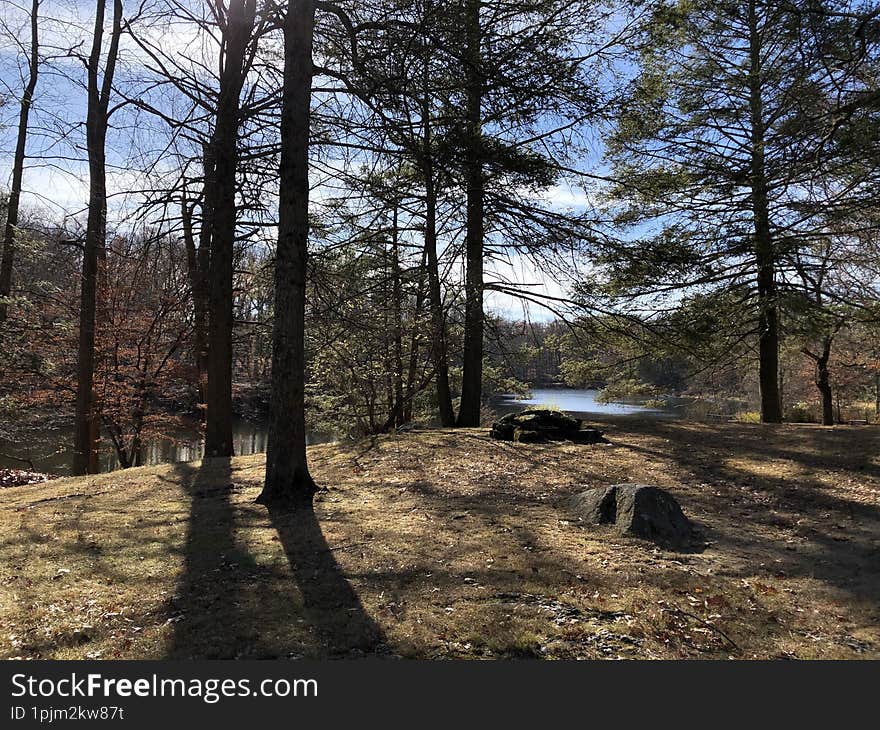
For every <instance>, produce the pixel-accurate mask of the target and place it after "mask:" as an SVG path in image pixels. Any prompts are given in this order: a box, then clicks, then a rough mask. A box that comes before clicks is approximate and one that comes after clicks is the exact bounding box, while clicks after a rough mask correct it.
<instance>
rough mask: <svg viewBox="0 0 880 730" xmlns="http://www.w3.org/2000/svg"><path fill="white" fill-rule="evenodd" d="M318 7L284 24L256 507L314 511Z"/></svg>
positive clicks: (304, 7) (294, 5) (300, 4)
mask: <svg viewBox="0 0 880 730" xmlns="http://www.w3.org/2000/svg"><path fill="white" fill-rule="evenodd" d="M314 23H315V4H314V0H290V2H289V3H288V5H287V16H286V18H285V19H284V85H283V91H282V100H281V166H280V169H279V179H280V180H279V181H280V189H279V202H278V250H277V252H276V254H275V319H274V323H273V327H272V345H273V347H272V400H271V405H270V412H269V438H268V444H267V450H266V482H265V484H264V486H263V491H262V493H261V494H260V496H259V497H258V498H257V502H260V503H261V504H267V505H273V506H274V505H277V504H281V505H287V506H291V507H295V506H308V507H310V506H311V503H312V497H313V495H314V493H315V492H316V491H317V487H316V486H315V483H314V481H313V480H312V477H311V475H310V474H309V468H308V462H307V458H306V423H305V303H306V266H307V263H308V241H309V128H310V126H309V125H310V120H311V114H310V111H311V110H310V104H311V95H312V73H313V68H312V42H313V34H314Z"/></svg>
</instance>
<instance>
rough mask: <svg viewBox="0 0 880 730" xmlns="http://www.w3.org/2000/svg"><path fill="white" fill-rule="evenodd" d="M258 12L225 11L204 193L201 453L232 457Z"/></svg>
mask: <svg viewBox="0 0 880 730" xmlns="http://www.w3.org/2000/svg"><path fill="white" fill-rule="evenodd" d="M255 16H256V3H255V0H231V2H230V3H229V9H228V12H227V14H226V28H225V33H224V41H225V56H224V65H223V70H222V72H221V74H220V92H219V96H218V99H217V116H216V123H215V125H214V134H213V136H212V138H211V143H210V152H209V163H208V165H206V168H207V170H206V172H207V173H208V174H209V175H210V179H209V180H207V181H206V191H205V197H206V201H207V203H208V211H209V213H210V217H209V219H208V220H209V224H210V230H211V234H210V235H211V256H210V263H209V267H208V271H209V274H208V307H209V312H208V358H207V370H208V388H207V413H206V417H207V418H206V423H205V455H206V456H232V455H233V447H232V358H233V352H232V326H233V321H234V317H233V292H232V277H233V268H232V267H233V257H234V248H235V226H236V205H235V202H236V201H235V191H236V172H237V169H238V128H239V122H240V119H239V117H240V114H241V100H240V96H241V90H242V87H243V86H244V79H245V76H246V75H247V71H246V62H245V57H246V54H247V50H248V47H249V45H250V42H251V36H252V35H253V30H254V21H255ZM203 225H204V222H203Z"/></svg>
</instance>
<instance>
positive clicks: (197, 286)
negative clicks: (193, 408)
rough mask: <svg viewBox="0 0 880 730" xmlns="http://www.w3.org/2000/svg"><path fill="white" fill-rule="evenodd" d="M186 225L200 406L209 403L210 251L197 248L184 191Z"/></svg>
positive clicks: (185, 240) (185, 234)
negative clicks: (208, 279) (207, 401)
mask: <svg viewBox="0 0 880 730" xmlns="http://www.w3.org/2000/svg"><path fill="white" fill-rule="evenodd" d="M180 207H181V211H180V212H181V220H182V224H183V240H184V245H185V246H186V265H187V273H188V275H189V287H190V291H191V292H192V302H193V360H194V362H195V366H196V377H197V378H198V398H199V403H200V404H204V403H205V402H206V399H207V368H208V292H207V273H208V272H207V256H206V253H207V251H206V250H205V249H203V246H204V245H205V244H204V243H202V244H200V245H199V246H198V247H197V246H196V242H195V241H196V239H195V232H194V223H193V209H194V208H195V203H192V204H190V202H189V201H188V200H187V198H186V191H184V196H183V199H182V200H181V203H180Z"/></svg>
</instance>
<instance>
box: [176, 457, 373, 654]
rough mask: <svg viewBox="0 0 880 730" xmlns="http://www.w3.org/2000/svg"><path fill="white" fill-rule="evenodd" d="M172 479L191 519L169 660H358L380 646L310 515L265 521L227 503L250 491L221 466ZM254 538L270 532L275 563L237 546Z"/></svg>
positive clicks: (206, 464) (222, 461)
mask: <svg viewBox="0 0 880 730" xmlns="http://www.w3.org/2000/svg"><path fill="white" fill-rule="evenodd" d="M174 471H175V474H176V478H177V479H178V480H179V483H180V485H181V486H182V487H183V489H184V491H185V492H186V493H187V495H188V496H189V498H190V512H189V518H188V524H187V533H186V538H185V541H184V545H183V563H184V565H183V572H182V575H181V577H180V580H179V582H178V586H177V590H176V591H175V595H174V596H173V597H172V598H171V600H170V601H169V606H168V609H169V613H170V617H169V621H171V622H173V626H174V630H173V635H172V637H171V640H170V642H169V645H168V648H167V651H166V656H167V658H205V659H235V658H260V659H267V658H290V657H301V656H317V657H322V656H341V655H352V654H354V655H363V654H365V653H368V652H372V651H374V650H376V649H377V648H378V647H381V646H383V644H382V642H383V638H382V635H381V632H380V631H379V629H378V627H377V626H376V625H375V623H374V622H373V621H372V620H371V619H370V618H369V616H367V614H366V612H365V611H364V609H363V606H362V605H361V602H360V599H359V598H358V596H357V594H356V593H355V591H354V589H353V588H352V587H351V585H350V583H349V582H348V581H347V580H346V578H345V576H344V575H343V573H342V570H341V568H340V566H339V565H338V563H337V562H336V560H335V558H334V556H333V551H332V549H331V548H330V546H329V545H328V544H327V541H326V539H325V538H324V535H323V533H322V531H321V527H320V525H319V523H318V520H317V518H316V516H315V513H314V511H313V510H311V509H303V510H298V511H296V512H282V511H278V510H274V511H272V512H271V513H270V514H269V515H267V514H266V512H265V511H264V510H263V509H262V508H259V507H254V508H252V509H249V508H248V506H244V505H242V504H238V505H237V504H235V503H234V501H233V497H234V495H235V494H236V493H237V492H239V491H241V490H243V489H245V487H253V486H254V485H253V484H247V485H243V484H236V483H235V481H234V480H235V475H234V470H233V468H232V465H231V462H230V459H228V458H214V459H204V460H203V461H202V463H201V465H200V466H198V467H196V466H195V465H192V464H177V465H175V466H174ZM254 530H257V531H259V530H273V531H274V532H276V533H277V536H278V537H277V540H278V541H279V542H280V543H281V545H282V547H283V550H284V557H283V558H281V561H282V562H281V563H279V562H278V559H275V560H268V561H263V562H262V563H260V562H258V561H257V560H256V559H255V557H254V555H253V554H252V553H251V551H250V550H249V549H248V548H247V547H246V546H245V545H243V544H242V543H240V542H239V541H238V540H237V539H236V534H237V533H240V532H241V531H245V532H251V533H252V532H253V531H254ZM276 553H277V551H276ZM285 558H286V562H287V563H289V570H288V569H287V565H285V564H284V560H285ZM291 573H292V575H291ZM291 578H292V580H291Z"/></svg>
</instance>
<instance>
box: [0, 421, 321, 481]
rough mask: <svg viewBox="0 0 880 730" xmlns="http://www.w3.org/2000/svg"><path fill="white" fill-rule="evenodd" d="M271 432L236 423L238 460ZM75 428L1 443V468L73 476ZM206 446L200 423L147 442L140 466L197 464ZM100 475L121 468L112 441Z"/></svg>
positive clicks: (256, 450) (259, 448)
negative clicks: (30, 462) (30, 463)
mask: <svg viewBox="0 0 880 730" xmlns="http://www.w3.org/2000/svg"><path fill="white" fill-rule="evenodd" d="M267 439H268V431H267V427H266V426H265V424H262V423H255V422H253V421H235V422H234V423H233V427H232V442H233V446H234V448H235V453H236V455H237V456H247V455H249V454H261V453H263V452H265V451H266V442H267ZM332 440H333V436H332V435H330V434H324V433H311V434H309V436H308V438H307V442H308V443H310V444H313V443H326V442H327V441H332ZM72 443H73V429H72V428H54V429H47V430H45V431H36V432H32V433H30V434H29V435H28V438H27V439H26V440H21V441H3V440H0V468H3V467H9V468H17V469H22V468H25V467H26V466H27V464H25V463H23V462H21V461H17V460H14V459H11V458H9V457H10V456H16V457H20V458H23V459H30V460H31V461H32V462H33V465H34V469H36V470H37V471H43V472H48V473H50V474H61V475H67V474H70V473H71V464H72V461H73V451H72V448H71V445H72ZM204 451H205V443H204V440H203V439H202V434H201V429H200V427H199V424H198V422H197V421H192V422H191V424H190V425H188V426H187V427H184V428H181V429H178V430H176V431H175V432H174V433H173V434H169V437H167V438H154V439H148V440H146V441H145V442H144V445H143V447H142V448H141V464H143V465H145V466H146V465H150V464H166V463H176V462H182V461H197V460H198V459H201V458H202V455H203V454H204ZM100 463H101V471H113V470H114V469H118V468H119V459H118V457H117V455H116V451H115V450H114V449H113V446H112V445H111V444H110V442H109V439H106V438H105V439H104V440H103V441H102V448H101V454H100Z"/></svg>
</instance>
